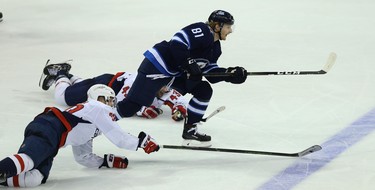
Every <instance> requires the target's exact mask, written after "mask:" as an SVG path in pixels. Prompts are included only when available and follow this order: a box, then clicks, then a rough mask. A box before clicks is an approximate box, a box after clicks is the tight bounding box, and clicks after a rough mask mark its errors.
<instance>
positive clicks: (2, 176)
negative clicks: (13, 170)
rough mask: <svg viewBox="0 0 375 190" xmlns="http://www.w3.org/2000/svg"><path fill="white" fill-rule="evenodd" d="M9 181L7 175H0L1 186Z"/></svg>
mask: <svg viewBox="0 0 375 190" xmlns="http://www.w3.org/2000/svg"><path fill="white" fill-rule="evenodd" d="M6 180H7V177H6V175H5V173H0V184H1V183H4V182H5V181H6Z"/></svg>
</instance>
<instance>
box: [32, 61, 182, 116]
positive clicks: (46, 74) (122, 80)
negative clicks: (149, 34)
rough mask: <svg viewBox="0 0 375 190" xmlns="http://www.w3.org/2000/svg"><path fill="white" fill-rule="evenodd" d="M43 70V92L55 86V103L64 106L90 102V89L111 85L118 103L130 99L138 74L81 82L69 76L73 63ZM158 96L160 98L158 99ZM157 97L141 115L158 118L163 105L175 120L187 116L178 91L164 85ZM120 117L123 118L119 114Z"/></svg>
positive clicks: (120, 74)
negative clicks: (168, 109)
mask: <svg viewBox="0 0 375 190" xmlns="http://www.w3.org/2000/svg"><path fill="white" fill-rule="evenodd" d="M48 63H49V60H48V62H47V65H46V66H45V67H44V69H43V74H42V77H41V81H40V82H39V84H40V85H41V86H42V88H43V90H48V89H49V88H50V86H52V85H53V84H55V100H56V102H57V103H58V104H60V105H63V106H72V105H75V104H77V103H80V102H84V101H86V100H87V93H86V92H87V90H88V89H89V88H90V87H91V86H93V85H95V84H105V85H108V86H110V87H111V88H112V89H113V90H114V91H115V93H116V98H117V101H121V100H123V99H124V98H126V96H127V94H128V92H129V89H130V88H131V87H132V85H133V82H134V79H135V77H136V76H137V74H132V73H128V72H119V73H117V74H115V75H113V74H102V75H99V76H97V77H94V78H89V79H85V80H84V79H81V78H80V77H78V76H76V75H72V74H71V73H69V71H70V69H71V64H70V61H67V62H64V63H57V64H48ZM155 96H156V97H155ZM155 96H154V100H153V102H152V104H151V106H147V107H146V106H143V107H142V108H141V109H140V110H139V111H138V112H137V113H136V115H137V116H140V117H145V118H148V119H151V118H156V117H157V116H158V115H160V114H162V113H163V110H162V109H160V108H161V107H162V105H167V106H168V107H169V108H170V109H171V113H172V119H173V120H175V121H181V120H183V119H184V118H185V117H186V105H187V103H188V101H187V100H186V99H185V98H184V97H183V96H182V95H181V94H180V93H179V92H177V91H176V90H174V89H171V88H169V87H168V86H163V87H162V88H161V89H160V90H159V91H158V92H157V93H156V94H155ZM117 116H118V118H121V117H120V116H119V115H118V114H117Z"/></svg>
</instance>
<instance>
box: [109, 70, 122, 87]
mask: <svg viewBox="0 0 375 190" xmlns="http://www.w3.org/2000/svg"><path fill="white" fill-rule="evenodd" d="M124 73H125V72H118V73H116V75H115V76H113V77H112V79H111V81H109V83H108V85H107V86H109V87H111V88H112V85H113V83H114V82H115V80H116V79H117V78H118V77H119V76H121V75H123V74H124Z"/></svg>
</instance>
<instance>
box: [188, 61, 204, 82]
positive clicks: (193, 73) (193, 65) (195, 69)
mask: <svg viewBox="0 0 375 190" xmlns="http://www.w3.org/2000/svg"><path fill="white" fill-rule="evenodd" d="M184 69H185V71H186V72H187V75H186V77H187V79H190V80H193V81H200V80H202V71H201V68H200V67H199V65H198V64H197V61H196V60H195V59H188V60H187V64H186V65H185V68H184Z"/></svg>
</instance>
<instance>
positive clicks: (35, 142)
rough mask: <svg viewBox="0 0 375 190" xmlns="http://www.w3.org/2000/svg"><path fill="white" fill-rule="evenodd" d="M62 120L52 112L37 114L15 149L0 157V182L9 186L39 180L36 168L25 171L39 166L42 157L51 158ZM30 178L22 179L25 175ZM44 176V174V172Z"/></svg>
mask: <svg viewBox="0 0 375 190" xmlns="http://www.w3.org/2000/svg"><path fill="white" fill-rule="evenodd" d="M61 125H62V124H61V122H60V121H59V120H58V119H57V118H56V117H54V116H48V115H44V114H42V115H39V116H37V117H36V118H35V119H34V121H32V122H31V123H30V124H29V125H28V126H27V127H26V129H25V138H24V141H23V143H22V145H21V146H20V148H19V150H18V153H17V154H15V155H12V156H8V157H6V158H5V159H3V160H1V161H0V176H1V178H0V180H1V181H0V183H2V185H9V186H16V187H17V186H22V185H25V184H27V183H28V182H30V184H31V185H36V184H40V183H39V182H38V179H41V177H40V175H39V173H38V172H37V171H33V172H31V173H28V174H25V172H28V171H30V170H31V169H33V168H38V167H40V166H41V163H43V162H45V160H48V159H51V158H53V157H54V156H55V155H56V154H57V151H58V148H59V141H60V139H59V137H60V136H61V133H62V132H63V131H64V130H63V127H62V126H61ZM27 176H28V177H31V178H30V180H31V181H27V180H26V181H25V177H27ZM44 177H46V176H44Z"/></svg>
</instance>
